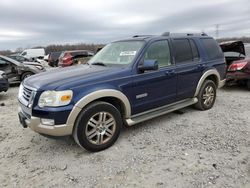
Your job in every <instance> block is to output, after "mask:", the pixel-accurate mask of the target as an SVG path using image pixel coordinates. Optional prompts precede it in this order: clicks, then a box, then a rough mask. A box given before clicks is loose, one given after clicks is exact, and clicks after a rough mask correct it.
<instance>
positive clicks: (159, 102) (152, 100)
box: [132, 40, 177, 115]
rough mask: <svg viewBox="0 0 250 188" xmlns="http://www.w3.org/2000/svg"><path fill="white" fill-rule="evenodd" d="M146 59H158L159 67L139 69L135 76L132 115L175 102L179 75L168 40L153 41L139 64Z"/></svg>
mask: <svg viewBox="0 0 250 188" xmlns="http://www.w3.org/2000/svg"><path fill="white" fill-rule="evenodd" d="M145 60H157V61H158V65H159V69H158V70H153V71H145V72H140V71H138V72H137V73H136V74H135V75H134V76H133V85H134V86H133V87H134V89H133V95H134V97H133V100H132V106H133V108H132V109H133V110H132V115H134V114H138V113H141V112H144V111H147V110H150V109H153V108H157V107H160V106H163V105H166V104H170V103H172V102H175V100H176V82H177V76H176V73H175V67H174V65H173V64H172V60H171V53H170V48H169V42H168V40H160V41H155V42H153V43H151V44H150V45H149V46H148V47H147V49H146V50H145V52H144V55H143V57H142V58H141V60H140V63H139V65H138V66H140V64H141V63H143V62H144V61H145Z"/></svg>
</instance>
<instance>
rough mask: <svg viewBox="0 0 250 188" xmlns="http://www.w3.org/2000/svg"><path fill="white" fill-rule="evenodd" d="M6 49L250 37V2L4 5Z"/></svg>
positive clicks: (6, 1)
mask: <svg viewBox="0 0 250 188" xmlns="http://www.w3.org/2000/svg"><path fill="white" fill-rule="evenodd" d="M0 10H1V11H0V49H1V50H3V49H12V50H15V49H16V48H18V47H23V48H27V47H33V46H38V45H48V44H61V43H81V42H86V43H107V42H111V41H113V40H116V39H121V38H127V37H130V36H132V35H135V34H161V33H163V32H164V31H171V32H201V31H204V32H207V33H208V34H210V35H212V36H214V37H215V36H216V35H215V25H216V24H219V37H233V36H250V0H206V1H202V0H188V1H187V0H174V1H166V0H152V1H149V0H0Z"/></svg>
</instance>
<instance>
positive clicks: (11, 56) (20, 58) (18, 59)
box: [8, 54, 30, 62]
mask: <svg viewBox="0 0 250 188" xmlns="http://www.w3.org/2000/svg"><path fill="white" fill-rule="evenodd" d="M8 57H9V58H11V59H14V60H16V61H19V62H29V61H30V59H29V58H26V57H24V56H21V55H16V54H15V55H10V56H8Z"/></svg>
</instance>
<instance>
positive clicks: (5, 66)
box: [0, 57, 16, 78]
mask: <svg viewBox="0 0 250 188" xmlns="http://www.w3.org/2000/svg"><path fill="white" fill-rule="evenodd" d="M0 70H2V71H4V72H5V74H6V75H7V77H8V78H13V77H15V76H16V71H15V70H16V68H15V65H13V64H12V63H10V62H9V61H7V60H5V59H3V58H1V57H0Z"/></svg>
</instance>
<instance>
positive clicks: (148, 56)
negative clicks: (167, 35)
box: [144, 40, 172, 68]
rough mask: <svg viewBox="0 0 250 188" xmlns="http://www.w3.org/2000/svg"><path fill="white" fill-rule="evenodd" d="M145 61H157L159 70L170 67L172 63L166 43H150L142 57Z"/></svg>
mask: <svg viewBox="0 0 250 188" xmlns="http://www.w3.org/2000/svg"><path fill="white" fill-rule="evenodd" d="M145 60H157V62H158V66H159V68H161V67H167V66H170V65H171V64H172V63H171V56H170V49H169V44H168V41H167V40H162V41H157V42H154V43H152V44H151V45H150V46H149V48H148V49H147V51H146V53H145V55H144V61H145Z"/></svg>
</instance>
